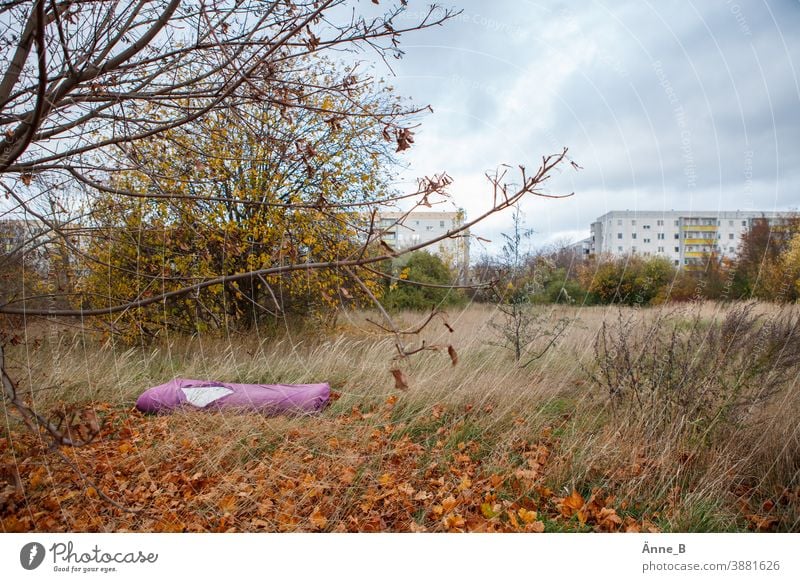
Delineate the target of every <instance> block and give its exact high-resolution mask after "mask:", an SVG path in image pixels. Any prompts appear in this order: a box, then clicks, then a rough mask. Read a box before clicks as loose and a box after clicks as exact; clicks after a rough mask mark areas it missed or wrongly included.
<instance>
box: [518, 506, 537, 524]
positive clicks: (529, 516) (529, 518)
mask: <svg viewBox="0 0 800 582" xmlns="http://www.w3.org/2000/svg"><path fill="white" fill-rule="evenodd" d="M517 513H518V514H519V517H520V519H522V521H524V522H525V523H533V522H534V521H536V512H535V511H530V510H528V509H525V508H524V507H520V508H519V509H518V510H517Z"/></svg>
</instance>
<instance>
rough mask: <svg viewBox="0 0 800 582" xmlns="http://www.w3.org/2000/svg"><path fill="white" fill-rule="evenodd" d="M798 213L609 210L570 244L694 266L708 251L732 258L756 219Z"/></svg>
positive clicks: (590, 250) (601, 252) (587, 249)
mask: <svg viewBox="0 0 800 582" xmlns="http://www.w3.org/2000/svg"><path fill="white" fill-rule="evenodd" d="M798 217H800V215H798V214H797V213H795V212H758V211H740V210H736V211H718V212H714V211H680V210H671V211H641V210H614V211H611V212H607V213H606V214H604V215H602V216H601V217H599V218H598V219H597V220H596V221H594V222H593V223H592V225H591V236H589V238H587V239H584V240H583V241H579V242H578V243H575V245H573V247H574V248H575V249H576V250H577V249H578V248H580V252H581V253H582V254H587V255H589V254H594V255H611V256H619V255H632V254H636V255H642V256H646V257H647V256H661V257H666V258H668V259H669V260H670V261H671V262H672V263H673V265H675V266H676V267H681V268H683V267H689V268H691V267H694V266H699V265H701V264H702V263H703V261H704V258H705V257H708V256H709V255H711V254H715V255H716V256H718V257H727V258H733V257H734V256H735V255H736V254H737V252H738V250H739V245H740V244H741V241H742V236H743V235H744V234H745V233H747V232H748V231H749V230H750V229H751V227H752V225H753V223H754V222H755V221H760V220H766V221H767V222H769V223H770V225H778V224H779V223H780V222H783V221H787V220H790V219H796V218H798Z"/></svg>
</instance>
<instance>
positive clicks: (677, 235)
mask: <svg viewBox="0 0 800 582" xmlns="http://www.w3.org/2000/svg"><path fill="white" fill-rule="evenodd" d="M679 238H681V235H679V234H678V233H677V232H676V233H675V239H676V240H677V239H679Z"/></svg>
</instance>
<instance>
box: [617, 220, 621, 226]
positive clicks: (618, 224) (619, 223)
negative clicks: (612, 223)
mask: <svg viewBox="0 0 800 582" xmlns="http://www.w3.org/2000/svg"><path fill="white" fill-rule="evenodd" d="M617 226H622V219H621V218H620V219H619V220H617Z"/></svg>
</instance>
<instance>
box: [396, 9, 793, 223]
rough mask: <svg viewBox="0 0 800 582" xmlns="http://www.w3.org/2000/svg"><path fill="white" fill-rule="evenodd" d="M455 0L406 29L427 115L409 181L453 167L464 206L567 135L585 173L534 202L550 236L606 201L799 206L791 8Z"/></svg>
mask: <svg viewBox="0 0 800 582" xmlns="http://www.w3.org/2000/svg"><path fill="white" fill-rule="evenodd" d="M459 6H460V7H463V9H464V12H463V14H461V15H460V16H459V17H458V18H457V19H456V20H455V21H454V22H451V23H449V25H445V26H444V27H443V28H442V29H441V30H439V29H437V30H435V31H422V32H419V33H414V34H410V35H406V37H405V38H404V45H403V48H404V50H406V52H407V55H406V57H405V58H404V59H403V60H401V61H399V62H398V63H397V65H396V67H395V68H396V72H397V78H396V79H395V81H396V82H395V85H396V86H397V87H398V89H399V90H400V92H401V93H403V94H407V95H411V96H413V97H414V99H415V101H417V102H419V103H430V104H431V105H432V106H433V108H434V111H435V113H434V115H432V116H429V117H428V118H426V119H425V120H424V125H423V128H422V130H421V131H420V132H419V139H418V140H417V146H416V147H415V148H414V149H413V150H411V152H410V153H409V155H408V157H407V159H408V161H409V163H410V165H411V168H410V171H409V173H408V176H407V177H411V176H412V175H421V174H426V173H431V172H433V171H441V170H443V169H447V170H448V171H449V172H450V173H451V175H453V176H454V177H455V178H456V183H455V184H454V187H455V188H454V194H455V197H456V201H457V202H456V203H457V204H458V205H460V206H463V207H465V208H466V209H467V211H468V214H469V215H473V216H474V215H476V213H478V212H480V211H481V209H482V208H485V205H486V204H487V197H486V188H485V187H484V186H483V185H482V181H481V177H482V175H483V173H484V171H486V170H487V169H489V168H492V167H493V166H495V165H497V164H500V163H503V162H506V163H511V164H516V163H524V164H526V165H529V166H530V165H533V164H534V163H536V161H537V160H538V159H540V156H541V155H542V154H545V153H551V152H554V151H558V150H559V149H560V148H561V147H562V146H569V147H570V152H571V155H572V156H573V158H574V159H576V160H577V161H578V162H579V163H580V164H581V165H582V166H584V168H585V169H584V170H583V171H582V172H580V173H577V174H576V173H574V172H571V171H570V172H567V171H564V172H561V173H560V174H558V175H557V176H555V177H554V178H553V181H552V184H551V187H552V188H553V190H554V191H558V192H569V191H573V190H574V191H575V193H576V195H575V198H574V199H571V200H570V201H558V202H548V203H547V204H546V205H544V207H545V208H546V209H547V210H544V211H537V212H532V213H531V220H533V221H534V222H537V223H540V224H532V225H531V226H533V227H534V228H536V229H537V230H542V232H545V231H546V232H548V233H552V236H554V237H555V236H556V235H557V233H559V232H562V233H566V234H569V233H573V234H574V232H576V231H579V230H580V229H581V228H583V229H585V231H586V232H587V234H588V226H589V223H590V222H591V220H592V219H593V218H595V217H597V216H599V215H600V214H602V213H603V212H605V211H607V210H610V209H625V208H640V209H643V210H644V209H651V208H656V209H658V208H666V209H670V208H675V209H682V208H690V207H691V208H707V209H711V210H713V209H717V208H719V209H736V208H754V207H756V208H758V207H763V208H765V209H773V208H790V207H792V206H794V207H796V206H798V204H800V196H798V192H800V189H799V188H800V149H798V148H797V146H796V144H798V143H800V83H799V82H798V72H800V63H798V62H796V59H797V55H800V38H797V35H796V34H794V31H796V30H797V29H798V28H800V4H797V3H794V2H788V1H784V2H779V3H770V4H769V5H767V4H766V3H763V4H756V3H746V4H745V3H741V4H738V3H737V2H734V1H732V0H721V1H719V2H714V3H707V2H702V3H701V2H695V3H688V4H687V3H686V2H661V3H643V2H638V1H636V2H634V1H632V0H631V1H628V2H624V3H620V2H611V1H610V0H604V1H596V2H593V3H591V4H589V5H587V6H581V7H580V8H576V7H574V5H572V4H569V5H567V4H564V5H561V6H559V5H549V4H548V5H546V6H545V5H540V4H535V3H532V2H518V1H510V0H509V1H504V2H503V1H501V2H493V3H484V2H477V1H465V2H461V3H459ZM533 202H535V206H536V208H539V207H540V206H542V204H541V201H532V203H533ZM510 221H511V218H510V215H509V216H505V217H498V218H496V219H493V220H492V221H491V222H490V223H488V224H487V225H486V231H487V233H491V232H495V233H498V232H500V231H502V230H503V229H507V228H508V227H510ZM578 221H581V222H582V224H579V223H578ZM489 238H491V237H489Z"/></svg>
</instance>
